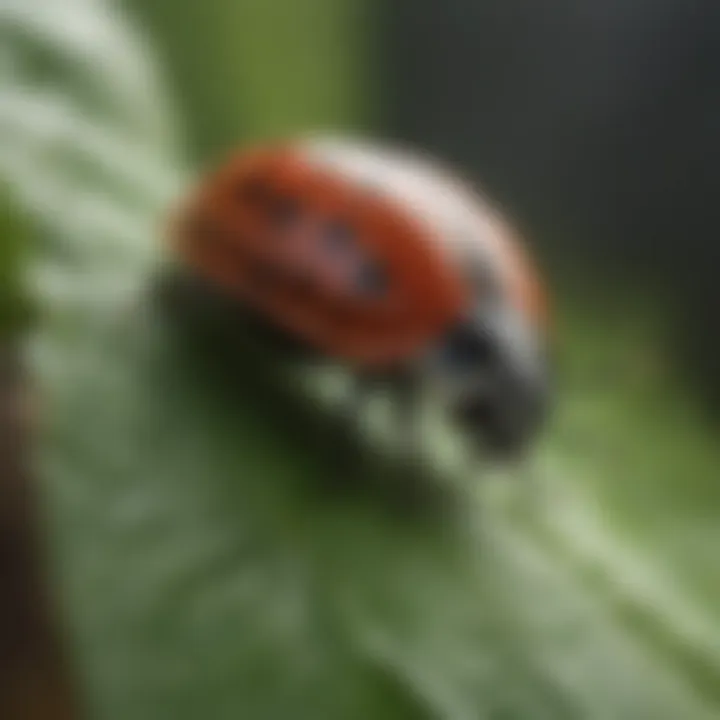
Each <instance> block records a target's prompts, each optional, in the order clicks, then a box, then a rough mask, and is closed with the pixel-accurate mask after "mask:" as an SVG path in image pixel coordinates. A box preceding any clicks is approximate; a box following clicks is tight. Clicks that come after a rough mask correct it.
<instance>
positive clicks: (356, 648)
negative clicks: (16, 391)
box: [0, 0, 720, 720]
mask: <svg viewBox="0 0 720 720" xmlns="http://www.w3.org/2000/svg"><path fill="white" fill-rule="evenodd" d="M700 8H701V9H702V12H701V11H700ZM716 15H717V11H716V10H715V9H714V6H713V5H712V4H711V3H709V2H706V3H700V4H699V6H698V8H696V12H695V13H694V14H693V13H690V12H689V11H688V10H686V9H685V5H684V4H682V3H680V2H677V3H674V4H673V3H670V2H666V3H661V4H659V5H657V6H648V5H647V4H643V3H640V2H631V3H627V2H626V3H620V2H606V3H604V4H602V5H600V4H599V3H581V4H578V5H577V6H573V8H572V9H571V8H570V6H569V5H568V4H567V3H561V2H551V3H544V4H542V5H540V4H537V3H531V2H523V1H522V0H512V2H508V1H507V0H504V1H503V2H496V1H491V0H474V1H471V0H445V2H443V3H436V2H432V1H431V0H413V1H412V2H409V1H408V2H401V1H399V0H395V1H394V2H379V0H376V1H368V0H241V1H237V0H236V1H231V0H207V1H206V2H204V3H191V2H178V0H153V2H147V1H143V0H135V1H134V2H128V3H112V2H109V1H108V2H105V1H104V0H62V1H59V0H33V1H32V2H27V0H6V2H5V3H3V4H0V22H1V25H0V27H1V28H2V36H1V37H2V56H1V57H0V60H1V61H2V62H0V172H2V177H3V180H4V183H5V185H6V186H7V188H8V192H7V195H6V198H7V201H6V203H5V205H4V207H7V213H5V212H4V214H3V238H4V239H3V246H2V253H1V254H0V258H1V264H0V278H2V281H3V286H2V287H3V292H2V295H0V302H2V306H1V309H2V314H1V315H0V317H1V318H2V322H3V326H4V328H5V327H7V328H8V329H9V328H11V327H12V328H13V329H16V328H17V327H18V321H17V318H20V317H24V315H23V314H22V313H20V312H19V311H18V310H16V308H18V307H20V306H21V305H22V304H23V303H24V304H27V301H23V302H22V303H21V300H20V298H21V296H25V297H28V298H30V299H31V300H32V302H33V305H37V306H38V316H37V318H34V321H33V323H32V324H31V325H28V323H26V328H27V330H28V331H29V332H28V334H27V335H26V336H25V338H26V339H27V354H28V365H29V367H31V368H32V370H33V377H34V378H35V379H36V381H37V384H38V388H39V393H40V397H41V398H42V407H43V415H44V422H43V432H42V434H41V436H40V437H39V438H38V440H37V443H36V445H37V452H36V453H35V455H36V458H35V467H36V475H37V477H38V480H39V486H40V488H41V490H42V493H41V497H42V506H43V512H44V515H43V517H44V520H45V522H44V525H43V528H44V529H45V530H46V533H45V536H46V546H47V548H48V554H49V555H50V558H51V578H52V587H53V590H54V597H55V598H56V602H57V606H58V608H59V609H60V610H59V613H60V616H61V618H62V621H61V622H62V626H63V628H64V632H65V635H66V637H67V646H68V647H69V648H70V657H71V665H72V668H73V672H74V673H75V674H76V676H77V677H78V687H79V693H80V695H81V697H82V704H83V706H84V707H85V708H86V709H87V713H88V714H89V716H90V717H102V718H118V719H123V720H124V719H125V718H133V720H141V719H142V718H152V719H153V720H161V719H162V718H173V720H182V719H184V718H188V719H190V718H198V717H210V718H213V719H215V718H218V719H224V718H238V717H242V718H250V719H251V720H256V719H258V720H259V719H262V718H268V719H275V718H289V717H293V718H313V720H316V719H322V718H327V719H328V720H333V719H338V720H340V719H342V720H346V719H347V720H350V719H351V718H359V719H360V718H363V719H365V718H369V717H387V718H450V719H452V720H465V719H466V718H467V719H475V718H492V719H493V720H500V719H503V720H507V719H510V718H516V719H518V720H525V719H527V720H536V719H541V718H551V719H552V720H559V719H560V718H569V719H573V720H579V719H583V720H584V719H585V718H593V719H594V718H608V720H610V719H612V720H625V719H628V720H639V719H642V718H648V720H650V719H652V720H661V719H663V718H667V719H668V720H701V719H703V718H714V717H718V716H720V570H719V569H718V568H719V567H720V566H719V565H718V560H717V559H718V551H720V530H718V524H717V516H718V512H720V486H719V485H718V479H719V476H720V448H718V443H717V427H716V425H715V424H714V420H713V412H714V409H715V407H716V403H715V401H714V400H713V398H714V396H715V391H716V388H717V387H718V385H717V373H716V370H715V369H716V368H717V364H716V360H715V358H717V357H718V353H717V348H716V346H717V343H716V338H717V334H716V333H715V332H714V326H715V316H714V310H713V308H716V307H717V302H716V300H715V290H714V269H715V268H716V267H717V263H716V258H717V243H715V242H714V241H713V240H712V237H713V212H715V208H714V207H713V205H714V204H713V203H712V202H710V199H711V198H712V195H711V193H712V191H713V190H714V177H713V174H712V172H711V167H710V165H711V161H710V159H709V157H710V156H709V155H708V154H707V153H706V151H707V149H708V147H709V143H711V141H712V142H714V143H715V146H716V144H717V139H713V137H712V135H713V128H714V127H715V126H714V125H713V124H712V122H711V119H712V118H713V117H714V113H715V112H716V110H715V108H716V106H720V105H718V104H717V97H716V93H717V90H716V88H715V85H716V83H714V79H715V78H716V77H717V73H718V72H719V71H720V51H718V50H717V47H720V44H717V43H716V42H715V41H716V40H717V37H716V36H717V33H718V32H720V22H717V20H718V18H716V17H715V16H716ZM317 129H328V130H333V131H335V130H346V131H349V132H353V133H355V132H359V133H363V134H369V135H377V136H380V137H388V136H389V137H394V138H401V139H403V140H409V141H411V142H413V143H415V144H416V145H417V146H419V147H420V148H422V149H427V150H431V151H434V152H436V153H438V154H440V155H442V156H444V157H447V158H448V159H450V160H453V161H454V162H456V163H457V164H459V165H461V166H462V167H464V168H466V169H467V170H468V171H470V172H471V173H474V174H475V176H476V177H478V178H479V179H480V180H481V181H482V182H483V184H484V185H485V186H486V187H488V188H489V189H490V190H491V191H492V192H493V193H494V194H495V195H496V196H497V197H498V199H499V200H501V201H502V202H503V203H504V204H505V205H506V207H507V208H508V209H509V211H510V212H511V214H512V215H513V216H514V217H517V218H518V221H519V223H520V225H521V226H522V227H523V229H524V230H525V232H526V235H527V236H528V238H529V240H530V242H531V243H532V246H533V249H534V252H535V254H536V255H537V256H538V258H539V259H540V261H541V263H542V264H543V266H544V267H545V269H546V271H547V273H548V275H549V277H550V280H551V284H552V287H553V288H554V291H555V295H556V303H557V312H558V334H559V337H560V345H561V346H560V368H559V396H560V397H559V408H558V412H557V415H556V418H555V419H554V422H553V425H552V428H551V429H550V431H549V433H548V436H547V438H546V439H545V441H544V443H543V445H542V447H541V448H540V450H539V453H538V458H537V461H536V463H535V468H534V470H533V474H534V476H535V477H534V478H533V484H531V485H528V483H527V482H526V479H525V478H500V479H499V482H497V479H494V478H484V477H483V478H481V477H470V476H461V477H453V478H451V477H449V476H450V473H448V477H445V478H443V482H447V484H448V485H449V490H448V492H449V493H450V494H451V495H453V496H454V498H455V500H458V501H459V502H457V503H456V504H457V505H458V506H459V507H458V508H457V509H455V511H454V512H452V513H450V514H444V513H439V512H438V513H436V514H433V513H431V514H430V515H431V517H429V518H428V517H427V516H425V515H423V516H420V515H417V516H415V515H413V513H410V514H409V516H407V515H406V516H403V517H402V518H398V517H396V516H395V515H393V514H391V513H389V512H388V511H387V508H386V507H385V504H384V502H383V501H382V498H381V497H378V496H374V495H373V494H369V496H364V497H363V498H361V499H355V500H352V501H351V500H348V499H347V498H345V499H338V498H336V497H334V496H326V495H325V494H323V493H318V492H317V487H316V485H317V483H316V480H317V479H318V478H319V477H322V476H324V475H327V474H328V473H329V472H331V470H330V469H329V468H328V467H327V466H326V465H327V463H326V460H325V459H324V455H323V452H322V449H321V448H317V447H315V446H314V445H312V443H310V442H309V440H308V438H307V437H306V430H305V429H303V428H304V427H305V426H307V425H308V424H309V421H308V419H307V417H306V414H303V413H305V411H304V410H298V409H294V408H293V409H291V407H290V404H289V402H290V401H289V400H280V401H276V400H273V401H269V398H270V397H272V398H275V395H273V394H270V395H269V394H268V393H271V391H270V389H268V388H264V387H263V386H262V385H261V384H259V383H257V382H256V381H255V378H254V375H253V373H254V372H255V371H256V370H257V366H256V365H254V364H253V361H252V360H251V359H248V358H243V357H240V358H239V359H238V358H235V359H233V360H232V363H233V364H232V366H231V367H229V368H228V367H227V363H226V366H225V368H224V369H221V368H219V367H218V365H217V358H215V359H214V360H212V361H209V360H208V358H207V357H205V354H204V352H203V347H204V346H203V342H201V341H198V338H197V337H192V336H191V337H189V338H188V337H186V335H185V334H184V332H178V329H177V328H175V327H174V325H173V324H172V323H171V322H170V321H169V320H168V318H166V317H164V316H162V315H160V314H158V313H157V312H156V310H155V309H154V308H153V306H151V304H150V303H149V302H148V299H147V296H146V294H145V289H146V288H147V286H148V283H149V282H150V281H151V278H152V276H153V273H154V272H155V270H156V268H157V264H158V262H159V260H158V257H157V252H156V250H157V248H158V247H159V238H160V232H159V230H158V228H159V227H161V223H162V220H163V218H164V217H165V213H166V212H167V208H168V203H169V202H171V201H172V200H173V199H174V198H175V197H177V194H178V193H179V192H180V190H181V188H182V187H183V185H184V184H185V183H186V182H188V181H192V178H193V177H194V175H195V173H196V172H198V171H199V170H200V169H202V168H203V167H206V166H207V165H211V164H212V163H213V162H215V161H216V160H218V159H220V158H222V157H223V156H224V154H225V153H227V152H228V151H230V150H231V149H233V148H235V147H236V146H237V145H238V144H242V143H247V142H251V141H252V140H255V139H258V138H265V137H273V136H276V135H283V134H292V133H296V132H300V131H306V130H317ZM715 146H713V147H715ZM6 218H7V219H6ZM20 225H22V227H23V228H24V231H23V232H22V233H21V232H20V231H19V229H16V228H19V227H20ZM5 318H8V320H7V322H6V320H5ZM316 412H317V411H316ZM296 413H297V414H296ZM310 424H311V423H310ZM441 444H442V442H441V441H440V439H438V445H441ZM438 452H439V453H440V452H441V449H440V448H439V449H438ZM368 480H370V478H368Z"/></svg>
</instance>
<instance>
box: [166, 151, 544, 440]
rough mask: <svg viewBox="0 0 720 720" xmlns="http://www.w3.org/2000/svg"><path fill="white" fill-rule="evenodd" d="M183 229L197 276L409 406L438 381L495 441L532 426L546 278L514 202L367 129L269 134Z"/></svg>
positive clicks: (466, 417) (220, 175)
mask: <svg viewBox="0 0 720 720" xmlns="http://www.w3.org/2000/svg"><path fill="white" fill-rule="evenodd" d="M174 242H175V245H176V248H177V251H178V253H179V255H180V257H181V258H182V259H183V260H184V261H185V263H186V264H187V265H188V266H189V267H190V268H192V270H193V271H194V272H195V273H196V274H197V275H199V276H200V277H203V278H205V279H206V280H209V281H210V282H212V283H213V284H214V285H216V286H217V287H219V288H222V289H223V290H224V291H226V292H227V293H229V294H231V295H234V296H235V297H237V298H238V299H239V300H240V302H241V303H243V304H244V305H245V306H247V307H248V308H252V309H253V310H254V311H255V313H256V314H258V315H259V316H261V317H263V318H264V319H265V320H266V321H267V322H268V324H270V325H271V326H273V327H275V328H277V329H279V330H281V331H283V332H284V333H286V334H287V335H289V336H290V337H292V338H295V339H296V340H300V341H302V343H303V344H305V345H307V346H308V347H310V348H313V349H314V350H315V351H317V352H318V353H319V354H320V355H321V356H324V357H326V358H331V359H335V360H339V361H344V362H345V363H347V364H348V365H351V366H352V367H353V368H354V369H355V371H356V373H357V375H358V377H361V378H369V379H379V378H384V379H386V380H388V382H389V383H390V385H391V386H392V387H393V388H395V389H397V390H398V394H402V395H403V396H404V397H405V401H406V404H407V403H411V402H412V398H413V397H414V396H415V395H416V394H417V390H418V387H419V386H420V385H422V384H423V383H434V384H435V385H438V386H439V387H441V388H442V391H443V393H444V397H445V398H446V400H447V404H448V406H449V408H450V410H451V412H452V414H453V415H454V417H455V418H456V420H457V421H458V422H459V424H460V425H461V426H463V427H464V428H465V429H466V430H467V431H468V432H469V433H470V434H471V435H472V436H473V437H474V438H477V440H478V442H480V443H482V444H483V445H485V446H486V447H489V448H490V449H491V450H493V449H494V450H497V451H502V452H504V453H511V454H512V453H515V452H517V451H520V450H522V449H524V448H525V447H526V446H527V445H528V442H529V441H530V440H531V439H532V437H533V436H534V435H535V432H536V430H537V429H538V427H539V425H540V420H541V419H542V417H543V414H544V408H545V405H546V402H545V401H546V385H547V382H546V381H547V378H546V367H545V358H544V354H545V341H546V312H547V311H546V308H545V300H544V296H543V291H542V287H541V283H540V281H539V279H538V277H537V276H536V274H535V271H534V269H533V267H532V264H531V263H530V261H529V260H528V259H527V257H526V256H525V254H524V251H523V249H522V248H521V246H520V244H519V242H518V241H517V240H516V239H515V238H514V237H513V234H512V231H511V229H510V227H509V225H508V224H507V223H506V221H505V220H504V218H503V217H502V216H501V214H500V213H499V212H497V211H496V210H495V209H494V208H492V207H491V206H490V205H489V204H488V203H487V201H485V200H484V199H483V197H482V196H480V195H479V194H477V193H476V192H475V191H474V190H472V189H471V188H470V187H469V186H467V185H466V184H465V183H463V182H462V181H461V180H459V179H458V178H456V177H455V176H454V175H453V174H452V173H450V172H447V171H445V170H442V169H440V168H439V167H437V166H435V165H434V164H432V163H430V162H428V161H426V160H424V159H421V158H419V157H418V156H416V155H413V154H410V153H407V152H403V151H400V150H397V149H393V148H384V147H380V146H378V145H371V144H364V143H361V142H351V141H345V140H332V139H319V140H317V139H316V140H307V141H304V142H296V143H287V144H278V145H272V146H268V147H260V148H257V149H253V150H249V151H246V152H243V153H240V154H238V155H237V156H236V157H234V158H232V159H231V160H230V161H229V162H228V163H227V164H225V165H224V166H223V167H221V168H220V169H219V170H217V171H216V172H215V173H214V174H212V175H211V176H210V177H208V178H207V179H206V180H205V182H204V183H202V184H201V185H200V187H199V189H198V190H197V191H196V192H195V194H194V195H193V197H191V198H190V199H189V201H188V203H187V204H186V205H185V206H184V209H183V212H182V214H181V219H180V225H179V228H178V230H177V232H176V233H175V235H174Z"/></svg>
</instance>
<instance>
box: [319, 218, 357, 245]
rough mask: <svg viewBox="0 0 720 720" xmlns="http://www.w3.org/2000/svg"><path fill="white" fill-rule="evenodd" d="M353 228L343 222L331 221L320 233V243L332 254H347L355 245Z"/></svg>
mask: <svg viewBox="0 0 720 720" xmlns="http://www.w3.org/2000/svg"><path fill="white" fill-rule="evenodd" d="M355 240H356V235H355V230H354V228H353V227H352V226H351V225H350V224H349V223H347V222H345V221H344V220H331V221H330V222H329V223H328V224H327V225H326V226H325V228H324V229H323V231H322V242H323V245H324V247H325V249H326V250H329V251H330V252H332V253H344V252H347V250H349V249H350V248H352V247H353V245H354V244H355Z"/></svg>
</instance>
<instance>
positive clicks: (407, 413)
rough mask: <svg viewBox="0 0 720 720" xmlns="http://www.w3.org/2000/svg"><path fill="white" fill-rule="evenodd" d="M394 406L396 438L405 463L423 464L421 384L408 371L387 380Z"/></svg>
mask: <svg viewBox="0 0 720 720" xmlns="http://www.w3.org/2000/svg"><path fill="white" fill-rule="evenodd" d="M387 382H388V387H389V389H390V396H391V401H392V405H393V416H394V417H393V420H394V423H395V428H394V431H395V437H396V438H397V442H398V445H399V450H400V454H401V458H402V461H403V463H405V464H408V465H415V464H417V463H418V462H421V455H422V433H421V429H422V424H421V420H422V418H421V413H420V410H421V407H420V402H419V399H420V389H421V388H420V384H419V381H418V378H417V377H416V376H415V374H414V373H413V372H412V371H411V370H408V369H403V370H400V371H397V372H395V373H393V374H392V375H391V376H390V377H389V378H388V380H387Z"/></svg>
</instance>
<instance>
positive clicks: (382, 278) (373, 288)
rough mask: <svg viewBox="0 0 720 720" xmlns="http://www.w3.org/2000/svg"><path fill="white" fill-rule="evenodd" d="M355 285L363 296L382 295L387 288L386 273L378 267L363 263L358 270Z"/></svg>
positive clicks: (373, 264)
mask: <svg viewBox="0 0 720 720" xmlns="http://www.w3.org/2000/svg"><path fill="white" fill-rule="evenodd" d="M355 284H356V287H357V289H358V290H359V291H360V292H361V293H363V294H364V295H383V294H384V293H385V292H386V291H387V287H388V277H387V273H386V272H385V271H384V269H383V268H382V267H380V266H379V265H376V264H375V263H372V262H365V263H363V264H362V265H361V266H360V268H359V269H358V272H357V274H356V276H355Z"/></svg>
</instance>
